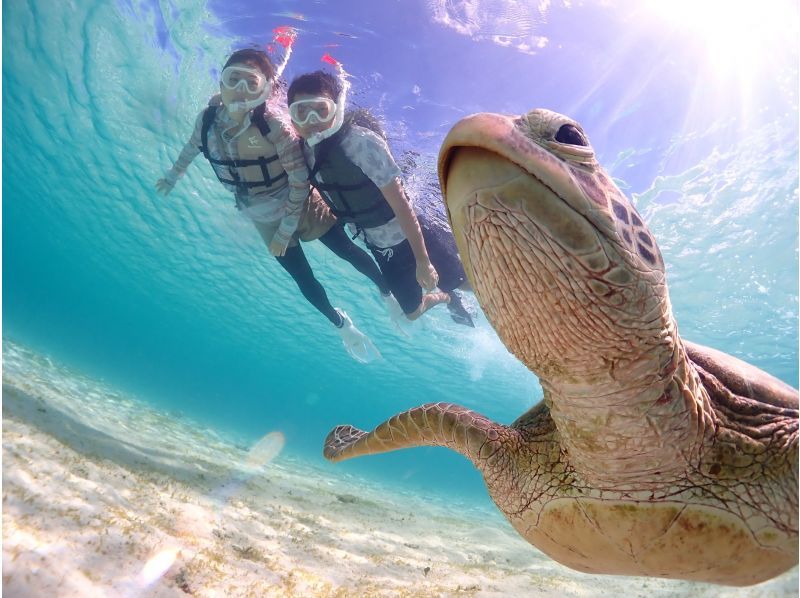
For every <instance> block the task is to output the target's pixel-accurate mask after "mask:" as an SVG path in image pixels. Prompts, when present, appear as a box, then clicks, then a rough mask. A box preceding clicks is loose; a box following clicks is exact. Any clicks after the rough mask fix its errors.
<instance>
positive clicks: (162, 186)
mask: <svg viewBox="0 0 800 598" xmlns="http://www.w3.org/2000/svg"><path fill="white" fill-rule="evenodd" d="M174 186H175V183H170V182H169V181H168V180H167V179H158V180H157V181H156V191H158V193H159V194H160V195H165V196H166V195H169V192H170V191H172V188H173V187H174Z"/></svg>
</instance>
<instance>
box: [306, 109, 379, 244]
mask: <svg viewBox="0 0 800 598" xmlns="http://www.w3.org/2000/svg"><path fill="white" fill-rule="evenodd" d="M370 118H371V115H370ZM353 124H359V125H362V126H365V127H366V128H369V129H372V130H373V131H374V130H375V126H376V122H375V120H374V118H371V122H370V121H369V120H366V119H361V118H359V116H358V115H357V114H350V115H348V117H347V118H346V120H345V123H344V124H343V125H342V128H341V129H340V130H339V131H338V132H337V133H336V134H335V135H331V136H330V137H329V138H328V139H325V140H324V141H322V142H320V143H319V144H318V145H316V146H315V147H314V168H311V169H309V176H308V178H309V180H310V181H311V184H312V185H313V186H314V187H315V188H316V189H317V190H318V191H319V192H320V195H321V196H322V198H323V199H324V200H325V203H327V204H328V207H329V208H330V209H331V212H333V213H334V215H335V216H336V218H337V219H339V220H340V221H341V222H353V223H355V224H356V225H357V226H358V227H359V228H374V227H376V226H381V225H382V224H386V223H387V222H389V221H390V220H391V219H392V218H394V217H395V213H394V210H392V208H391V206H390V205H389V204H388V203H387V202H386V199H385V198H384V197H383V193H381V190H380V189H379V188H378V186H377V185H375V183H373V182H372V180H371V179H370V178H369V177H368V176H367V175H366V174H364V171H363V170H361V169H360V168H359V167H358V166H356V165H355V164H354V163H353V162H352V160H350V158H348V157H347V155H346V154H345V152H344V150H343V149H342V147H341V142H342V139H344V136H345V135H347V134H348V132H349V131H350V128H351V127H352V125H353ZM375 132H376V133H378V134H379V135H381V136H382V137H383V133H382V132H381V131H380V130H377V131H375ZM303 155H304V156H305V154H303ZM323 180H324V182H323Z"/></svg>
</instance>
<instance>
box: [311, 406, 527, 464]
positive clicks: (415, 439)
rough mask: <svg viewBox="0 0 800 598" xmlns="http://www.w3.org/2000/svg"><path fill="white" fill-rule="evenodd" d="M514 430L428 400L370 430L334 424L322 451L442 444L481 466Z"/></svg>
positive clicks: (338, 453)
mask: <svg viewBox="0 0 800 598" xmlns="http://www.w3.org/2000/svg"><path fill="white" fill-rule="evenodd" d="M517 434H518V432H517V430H515V429H513V428H509V427H508V426H504V425H502V424H498V423H496V422H493V421H491V420H490V419H487V418H486V417H484V416H482V415H480V414H478V413H476V412H474V411H472V410H470V409H467V408H465V407H461V406H459V405H453V404H452V403H429V404H427V405H422V406H421V407H415V408H414V409H410V410H408V411H404V412H403V413H399V414H397V415H395V416H394V417H392V418H391V419H389V420H387V421H385V422H384V423H382V424H381V425H379V426H378V427H377V428H375V429H374V430H373V431H372V432H365V431H363V430H359V429H358V428H354V427H353V426H336V427H335V428H334V429H333V430H331V432H330V434H328V437H327V438H326V439H325V448H324V451H323V453H324V455H325V458H326V459H328V460H330V461H334V462H336V461H343V460H345V459H350V458H352V457H359V456H361V455H371V454H375V453H386V452H389V451H395V450H398V449H404V448H410V447H415V446H445V447H448V448H451V449H453V450H454V451H456V452H458V453H461V454H462V455H464V456H465V457H467V458H468V459H469V460H470V461H472V462H473V463H474V464H475V466H476V467H478V468H479V469H485V468H486V467H487V466H489V465H490V464H491V462H492V461H493V460H494V458H495V456H496V455H498V454H501V453H502V452H504V451H502V450H501V449H502V448H503V446H504V445H505V446H507V444H506V443H507V442H508V441H509V440H510V439H511V438H512V437H516V435H517Z"/></svg>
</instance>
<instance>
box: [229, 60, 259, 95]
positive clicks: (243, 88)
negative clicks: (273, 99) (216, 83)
mask: <svg viewBox="0 0 800 598" xmlns="http://www.w3.org/2000/svg"><path fill="white" fill-rule="evenodd" d="M221 83H222V85H223V86H225V87H227V88H228V89H231V90H235V91H238V92H240V93H245V92H246V93H259V92H261V91H263V90H264V86H265V85H266V84H267V78H266V77H265V76H264V73H262V72H261V71H260V70H258V69H256V68H252V67H249V66H239V65H235V64H234V65H231V66H229V67H225V69H223V71H222V78H221Z"/></svg>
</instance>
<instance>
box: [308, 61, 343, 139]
mask: <svg viewBox="0 0 800 598" xmlns="http://www.w3.org/2000/svg"><path fill="white" fill-rule="evenodd" d="M322 60H323V61H325V62H327V63H330V64H334V65H336V70H337V71H338V77H339V82H340V83H341V85H342V91H341V93H340V94H339V99H338V100H337V102H336V114H335V115H334V117H333V123H331V126H330V127H328V128H327V129H325V130H324V131H318V132H317V133H314V134H313V135H311V136H310V137H309V138H308V139H307V140H306V143H308V146H309V147H314V146H315V145H317V144H318V143H319V142H321V141H324V140H325V139H327V138H328V137H330V136H331V135H335V134H336V133H337V132H338V131H339V129H341V128H342V123H344V108H345V106H346V105H347V92H348V91H349V90H350V80H349V79H348V74H347V71H345V70H344V67H343V66H342V63H341V62H339V61H337V60H336V59H334V58H332V57H331V56H330V55H329V54H325V56H323V57H322Z"/></svg>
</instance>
